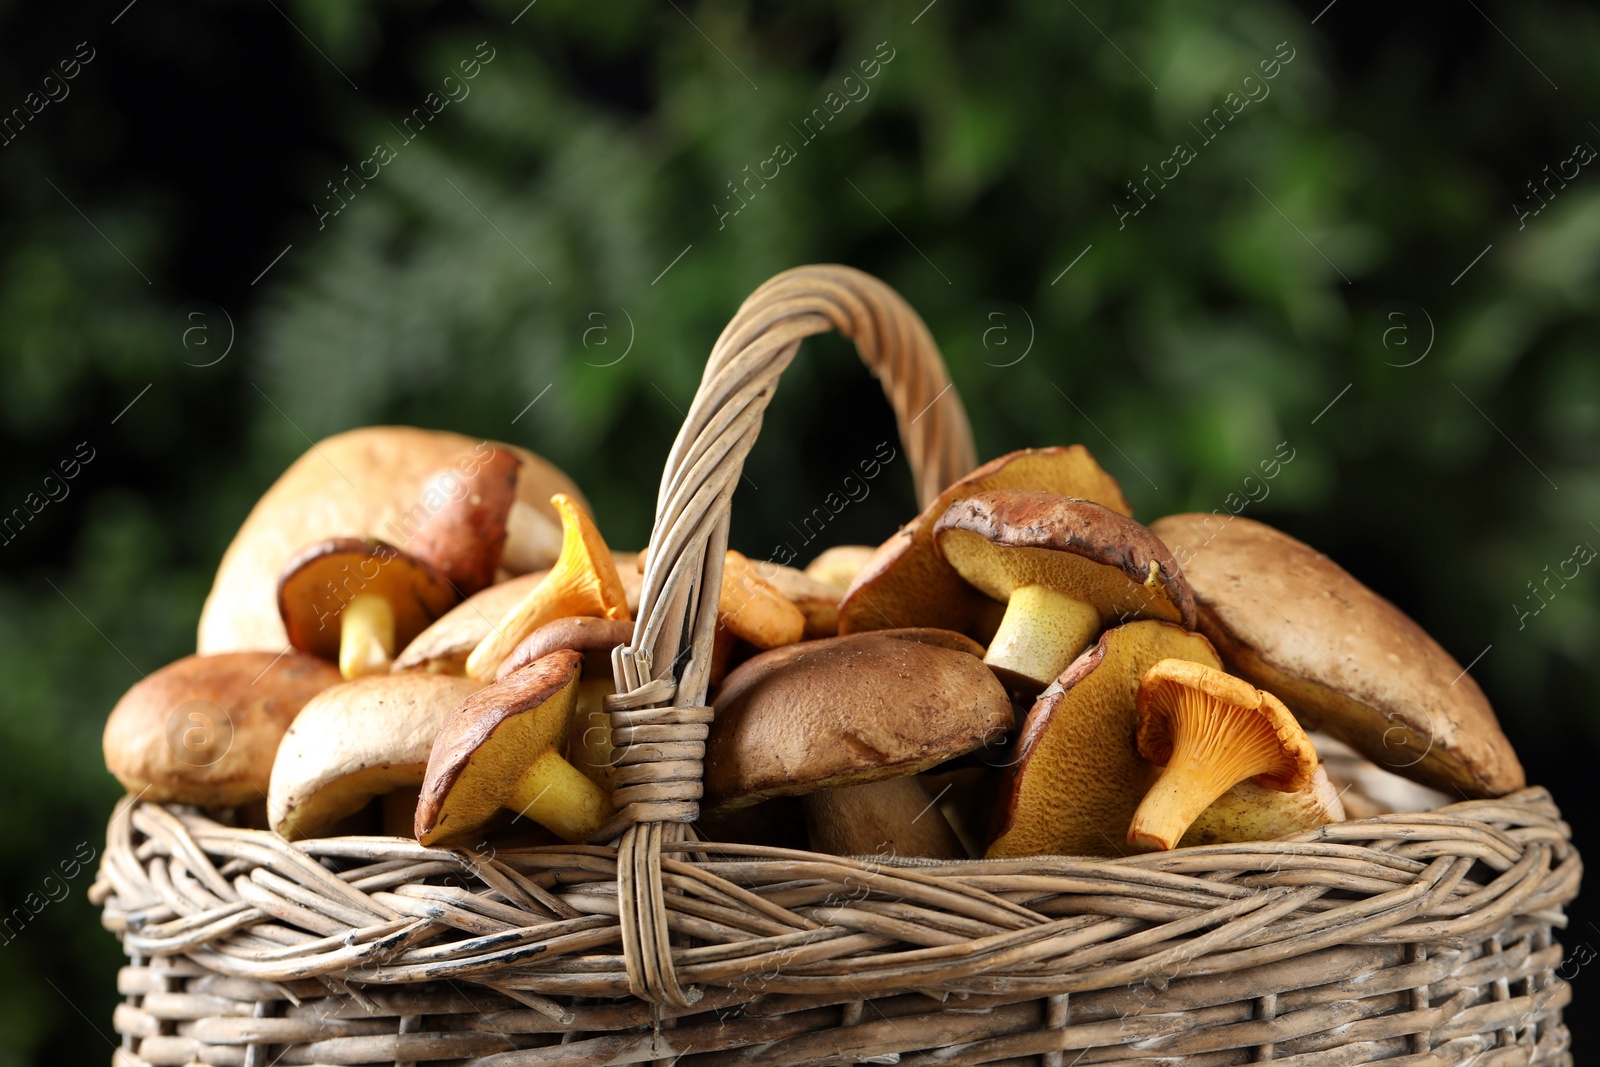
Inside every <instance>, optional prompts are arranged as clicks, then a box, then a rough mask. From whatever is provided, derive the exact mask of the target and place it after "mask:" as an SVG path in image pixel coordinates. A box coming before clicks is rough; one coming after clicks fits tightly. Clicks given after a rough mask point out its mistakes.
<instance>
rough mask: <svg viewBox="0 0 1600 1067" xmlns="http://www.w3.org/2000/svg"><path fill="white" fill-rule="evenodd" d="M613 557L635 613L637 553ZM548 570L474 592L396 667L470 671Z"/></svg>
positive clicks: (420, 638) (426, 633) (417, 639)
mask: <svg viewBox="0 0 1600 1067" xmlns="http://www.w3.org/2000/svg"><path fill="white" fill-rule="evenodd" d="M611 558H612V561H613V562H614V564H615V565H616V568H617V576H618V577H619V578H621V579H622V592H623V594H624V597H625V598H626V600H627V602H628V611H629V613H630V615H631V614H632V613H633V612H635V611H638V610H639V588H640V584H641V582H640V575H639V572H638V570H637V569H636V568H635V567H634V565H633V553H632V552H613V553H612V554H611ZM549 574H550V572H549V571H535V572H534V573H532V574H519V575H517V576H516V577H515V578H508V579H506V580H505V581H503V582H498V583H496V584H494V585H491V586H490V587H489V588H487V589H484V590H481V591H480V592H477V593H474V594H473V595H472V596H469V597H468V598H467V599H465V600H463V601H462V602H461V603H459V604H457V605H456V606H455V607H453V608H451V609H450V610H449V611H447V612H445V613H444V614H443V615H441V616H439V618H438V619H436V620H435V621H434V622H433V624H432V625H430V626H429V627H428V628H427V629H426V630H424V631H422V632H421V633H420V634H418V635H417V636H416V637H415V638H413V639H412V641H411V643H410V644H408V645H406V646H405V649H404V650H403V651H402V652H401V653H400V654H399V655H398V656H396V657H395V660H394V666H393V668H391V669H393V670H396V671H414V670H425V671H431V672H433V673H434V674H465V673H467V657H468V656H470V655H472V650H473V649H475V648H477V647H478V645H479V644H480V643H481V642H482V641H483V639H484V638H485V637H488V636H489V633H490V632H491V631H492V630H493V629H494V627H495V624H496V623H498V622H499V621H500V620H501V619H503V618H504V617H505V614H506V612H508V611H510V610H511V609H512V608H514V607H516V606H517V605H518V604H519V603H521V602H522V601H523V600H524V599H526V598H527V596H528V594H529V593H530V592H532V591H533V590H534V588H535V587H537V586H538V584H539V583H540V582H542V581H544V580H545V578H546V577H548V576H549Z"/></svg>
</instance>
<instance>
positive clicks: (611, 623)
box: [495, 615, 633, 795]
mask: <svg viewBox="0 0 1600 1067" xmlns="http://www.w3.org/2000/svg"><path fill="white" fill-rule="evenodd" d="M632 637H633V623H631V622H628V621H626V620H624V619H596V618H593V617H590V616H581V615H580V616H574V617H573V618H569V619H557V620H555V621H554V622H547V623H545V624H544V625H543V626H541V627H539V628H538V629H537V630H535V631H533V633H531V634H529V635H528V636H527V637H525V638H523V640H522V643H521V644H519V645H518V646H517V647H516V648H514V649H512V650H511V655H509V656H507V657H506V658H505V662H503V663H501V664H500V669H499V672H498V673H497V674H496V675H495V678H496V679H497V680H498V679H500V678H504V677H505V676H506V675H508V674H510V673H511V672H512V671H518V670H521V669H522V668H524V667H526V666H528V665H530V664H533V663H537V662H538V661H540V660H542V659H544V658H545V657H546V656H548V655H550V654H551V653H552V652H556V651H559V650H561V649H563V648H570V649H572V650H573V651H574V652H581V653H583V666H582V668H581V671H580V673H579V676H578V694H577V699H576V706H575V708H574V710H573V714H572V727H571V730H570V731H569V733H568V736H567V760H568V762H570V763H571V764H572V765H573V766H574V767H576V768H578V770H580V771H582V772H583V773H584V774H586V775H588V777H589V779H590V780H591V781H592V782H594V784H595V785H598V786H599V787H600V788H601V789H604V790H605V791H606V793H607V794H608V795H609V794H610V792H611V787H612V779H613V777H614V766H613V760H612V755H611V713H610V712H608V711H606V708H605V698H606V697H608V696H610V695H611V694H613V693H615V692H616V691H617V686H616V678H615V675H614V673H613V671H612V668H611V650H612V649H614V648H616V647H617V646H618V645H623V644H627V642H628V641H629V640H630V639H631V638H632Z"/></svg>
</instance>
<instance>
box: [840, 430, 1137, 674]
mask: <svg viewBox="0 0 1600 1067" xmlns="http://www.w3.org/2000/svg"><path fill="white" fill-rule="evenodd" d="M993 489H1035V490H1039V491H1042V492H1047V493H1055V494H1057V495H1058V496H1066V497H1076V498H1079V499H1082V500H1092V501H1094V502H1095V503H1097V504H1101V505H1104V506H1105V507H1107V508H1110V509H1111V510H1112V511H1115V512H1117V513H1119V514H1122V515H1132V514H1133V507H1132V506H1131V505H1130V504H1129V503H1128V501H1127V498H1126V497H1124V496H1123V495H1122V489H1121V487H1119V486H1118V485H1117V480H1116V479H1115V478H1113V477H1111V475H1109V474H1107V473H1106V472H1105V471H1104V470H1102V469H1101V468H1100V464H1098V463H1096V462H1095V460H1094V457H1093V456H1091V455H1090V454H1089V451H1088V449H1086V448H1084V447H1083V446H1082V445H1071V446H1068V447H1059V446H1058V447H1051V448H1028V449H1023V450H1022V451H1020V452H1012V453H1010V454H1008V455H1004V456H1001V457H1000V458H999V459H994V460H991V461H989V462H988V463H985V464H984V465H983V466H981V467H979V468H978V469H977V470H975V471H973V472H972V473H971V474H969V475H967V476H966V477H965V478H962V479H961V480H960V481H958V482H956V483H955V484H954V485H952V486H950V488H948V489H946V490H945V491H944V492H942V493H940V494H939V495H938V497H937V498H935V499H934V501H933V502H932V503H931V504H929V505H928V506H927V507H926V508H924V509H923V510H922V514H920V515H918V516H917V517H916V518H915V519H913V520H911V521H910V522H909V523H907V524H906V525H905V526H902V527H901V528H900V530H899V532H898V533H896V534H895V535H894V536H893V537H891V538H889V540H887V541H885V542H884V543H883V544H882V545H880V546H879V547H878V549H877V551H876V552H874V553H873V555H872V558H871V559H870V560H868V561H867V562H866V563H865V564H864V565H862V566H861V568H860V570H859V572H858V573H857V574H856V576H855V579H854V581H853V582H852V583H851V585H850V588H849V589H848V590H847V591H846V593H845V595H844V599H843V600H842V601H840V603H839V632H840V633H844V634H848V633H857V632H860V631H863V630H883V629H892V628H895V627H904V626H933V627H940V628H943V629H946V630H958V631H960V632H962V633H965V634H968V635H969V636H971V637H975V638H977V639H978V641H980V642H983V643H987V642H988V639H989V637H990V635H991V634H993V632H994V624H995V622H996V621H998V613H997V612H994V611H992V610H990V609H991V608H992V604H991V602H990V601H988V600H987V599H985V598H984V596H983V595H982V594H981V593H979V592H978V591H977V590H975V589H973V588H972V586H970V585H968V584H967V583H965V582H963V581H962V580H961V578H960V577H959V576H958V575H957V574H956V573H955V572H954V571H953V570H951V569H950V567H949V565H948V564H947V563H946V562H945V561H944V558H943V557H941V556H940V555H939V553H938V552H937V551H936V550H935V549H934V546H933V526H934V523H936V522H938V521H939V519H940V517H942V516H943V515H944V513H945V512H946V511H948V510H949V508H950V505H952V504H954V503H955V502H956V501H957V500H960V499H962V498H963V497H968V496H971V495H972V494H974V493H982V492H987V491H989V490H993Z"/></svg>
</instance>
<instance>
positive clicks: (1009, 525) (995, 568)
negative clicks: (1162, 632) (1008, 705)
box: [933, 489, 1194, 692]
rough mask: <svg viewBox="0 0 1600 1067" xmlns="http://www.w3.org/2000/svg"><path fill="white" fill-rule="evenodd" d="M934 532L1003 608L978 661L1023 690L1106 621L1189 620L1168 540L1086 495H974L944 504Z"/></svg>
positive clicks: (948, 555)
mask: <svg viewBox="0 0 1600 1067" xmlns="http://www.w3.org/2000/svg"><path fill="white" fill-rule="evenodd" d="M933 538H934V545H935V547H936V548H937V549H938V551H939V554H940V555H941V556H943V557H944V559H945V561H946V562H947V563H948V564H949V565H950V567H951V568H952V569H953V570H954V571H955V572H956V573H957V574H958V575H960V576H961V577H962V578H963V579H964V580H965V581H967V582H968V583H970V584H971V585H972V586H973V587H974V588H976V589H978V590H980V591H982V592H983V593H985V594H987V595H988V596H990V597H992V598H993V599H995V600H997V601H999V602H1001V603H1003V604H1005V605H1006V613H1005V617H1004V618H1003V619H1002V621H1001V624H1000V627H999V628H998V629H997V630H996V632H995V635H994V638H993V640H992V641H991V642H990V644H989V650H988V652H987V654H986V655H985V660H986V661H987V662H988V664H989V666H990V667H992V668H994V669H995V671H996V672H997V673H999V674H1000V675H1001V678H1002V680H1003V681H1005V682H1006V683H1007V684H1008V685H1012V686H1014V687H1016V688H1019V689H1021V690H1024V691H1030V690H1031V691H1034V692H1037V691H1038V690H1039V689H1041V688H1043V687H1044V686H1046V685H1048V684H1049V683H1050V681H1051V680H1052V679H1053V678H1055V676H1056V675H1058V674H1059V673H1061V671H1062V670H1064V669H1065V668H1066V667H1067V665H1068V664H1069V663H1071V662H1072V661H1073V659H1075V658H1076V657H1077V656H1078V655H1079V654H1080V653H1081V652H1082V651H1083V650H1084V648H1086V647H1087V646H1088V645H1090V644H1091V643H1092V642H1093V641H1094V639H1095V637H1096V636H1098V634H1099V632H1100V630H1101V629H1103V628H1104V627H1105V626H1107V625H1112V624H1114V623H1116V622H1119V621H1128V620H1131V619H1165V620H1167V621H1169V622H1180V623H1182V624H1183V625H1184V626H1185V627H1192V626H1193V624H1194V599H1193V596H1192V595H1191V594H1190V592H1189V587H1188V584H1187V583H1186V582H1185V581H1184V579H1183V575H1182V573H1181V572H1180V571H1179V569H1178V564H1177V561H1175V560H1174V559H1173V558H1172V555H1171V553H1169V552H1168V551H1167V548H1166V546H1165V545H1163V544H1162V543H1161V541H1160V539H1159V538H1157V537H1156V536H1155V534H1153V533H1151V532H1150V531H1149V530H1147V529H1145V527H1143V526H1141V525H1140V524H1139V523H1137V522H1135V521H1133V520H1132V519H1130V518H1128V517H1127V516H1125V515H1119V514H1118V513H1117V512H1115V511H1112V510H1111V509H1109V508H1105V507H1101V506H1100V505H1099V504H1096V503H1093V502H1092V501H1088V500H1071V499H1068V498H1066V497H1059V496H1053V495H1051V494H1049V493H1040V492H1036V491H1033V490H1025V489H1001V490H994V491H990V492H984V493H978V494H975V495H973V496H969V497H965V498H963V499H961V500H958V501H956V502H955V503H954V504H952V505H950V508H949V510H948V511H946V512H945V513H944V515H943V516H941V517H940V519H939V521H938V522H937V523H935V524H934V534H933Z"/></svg>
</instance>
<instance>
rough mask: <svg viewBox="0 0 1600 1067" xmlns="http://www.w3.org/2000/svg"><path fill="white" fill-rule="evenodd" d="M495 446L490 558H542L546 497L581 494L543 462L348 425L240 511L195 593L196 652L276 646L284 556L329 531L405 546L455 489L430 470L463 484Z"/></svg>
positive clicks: (548, 533) (542, 561) (553, 524)
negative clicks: (212, 571)
mask: <svg viewBox="0 0 1600 1067" xmlns="http://www.w3.org/2000/svg"><path fill="white" fill-rule="evenodd" d="M502 452H504V453H510V454H511V455H513V456H515V457H517V459H519V460H520V464H519V466H518V470H517V474H516V495H515V499H514V500H513V501H512V503H511V507H510V509H509V511H508V512H506V514H505V520H504V521H505V528H506V533H505V541H504V548H503V550H502V552H501V556H500V559H499V564H500V566H501V567H502V568H504V569H506V570H508V571H510V572H511V573H521V572H523V571H528V570H538V569H541V568H544V567H548V566H549V565H550V563H551V562H552V561H553V560H554V559H555V556H556V547H557V546H558V544H559V539H560V532H559V525H558V517H557V515H556V513H555V511H554V510H553V509H552V508H551V507H550V505H549V503H548V501H549V499H550V496H551V494H552V493H558V492H560V493H566V494H567V495H569V496H571V497H573V498H574V499H576V500H579V501H580V502H581V499H582V498H581V496H580V495H579V493H578V489H577V487H576V486H575V485H573V483H572V481H571V480H570V479H568V478H567V477H566V475H564V474H562V473H561V472H560V471H559V470H557V469H556V468H555V467H553V466H552V465H550V464H549V463H547V462H545V461H544V460H543V459H540V458H539V457H538V456H536V455H534V454H533V453H532V452H529V451H528V450H526V449H524V448H519V447H517V446H515V445H508V444H503V443H499V442H492V441H481V440H476V439H474V438H471V437H466V436H463V435H461V434H456V433H446V432H443V431H438V430H421V429H416V428H414V427H410V426H372V427H365V428H362V429H358V430H351V431H349V432H347V433H341V434H337V435H335V436H333V437H329V438H326V439H324V440H322V441H319V442H317V443H316V444H315V445H314V446H313V447H311V448H310V449H308V450H307V451H306V452H305V454H304V455H302V456H301V457H300V458H299V459H297V460H295V462H294V463H293V464H291V465H290V467H289V469H288V470H286V471H284V473H283V475H282V476H281V477H279V478H278V480H277V481H276V482H274V483H273V484H272V486H271V487H270V488H269V489H268V490H267V491H266V492H265V493H264V494H263V495H262V496H261V499H260V500H259V501H258V502H257V503H256V505H255V507H254V508H252V509H251V511H250V514H249V516H248V517H247V518H246V519H245V520H244V522H243V524H242V525H241V526H240V527H239V532H238V533H237V534H236V535H235V536H234V539H233V542H232V543H231V544H230V545H229V546H228V550H227V552H226V553H224V555H223V557H222V562H221V565H220V566H219V567H218V568H217V576H216V580H215V583H214V584H213V585H212V587H211V592H210V594H209V595H208V596H207V597H206V603H205V608H204V610H203V611H202V612H201V616H200V627H199V642H198V651H200V652H202V653H207V652H235V651H243V650H251V651H270V652H273V653H277V652H280V651H282V649H283V647H284V645H285V644H286V643H287V640H288V639H287V636H286V635H285V633H284V630H283V625H282V622H281V620H280V618H279V616H278V613H277V612H276V611H275V610H274V608H275V606H276V605H275V597H276V594H277V586H278V578H279V576H280V575H281V574H282V572H283V567H284V564H285V563H287V562H288V561H289V559H290V557H291V556H293V555H294V554H295V553H297V552H300V551H301V550H303V549H304V548H305V547H306V546H307V545H312V544H317V543H319V542H322V541H326V540H328V539H329V538H334V537H360V538H379V539H381V540H384V541H387V542H389V543H390V544H394V545H396V546H398V547H401V548H404V549H406V550H407V551H413V553H414V554H416V553H415V549H414V546H413V545H412V543H411V542H412V539H413V537H415V536H417V534H418V531H419V530H421V529H424V528H426V527H427V526H428V525H430V524H431V522H432V520H433V519H434V518H436V517H437V514H438V513H439V512H440V511H441V510H443V509H444V508H445V507H446V505H447V503H449V501H450V500H451V498H452V497H453V496H454V495H456V493H457V492H459V489H458V487H456V486H454V485H452V486H450V487H448V488H449V489H451V490H454V491H455V492H451V493H445V494H443V495H441V489H443V488H445V487H443V486H441V484H440V482H439V475H440V473H441V472H442V471H447V470H455V471H458V472H460V473H461V475H462V478H463V481H464V482H467V483H470V482H472V481H473V477H474V474H475V472H477V471H478V470H479V468H480V467H483V466H484V465H485V464H487V465H489V466H491V467H492V466H493V465H494V464H495V463H496V462H499V461H497V460H496V459H495V457H496V456H498V455H499V454H500V453H502ZM467 495H468V496H470V495H471V494H470V492H469V493H468V494H467ZM424 547H426V539H424ZM435 562H437V561H435Z"/></svg>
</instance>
